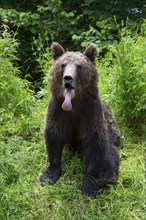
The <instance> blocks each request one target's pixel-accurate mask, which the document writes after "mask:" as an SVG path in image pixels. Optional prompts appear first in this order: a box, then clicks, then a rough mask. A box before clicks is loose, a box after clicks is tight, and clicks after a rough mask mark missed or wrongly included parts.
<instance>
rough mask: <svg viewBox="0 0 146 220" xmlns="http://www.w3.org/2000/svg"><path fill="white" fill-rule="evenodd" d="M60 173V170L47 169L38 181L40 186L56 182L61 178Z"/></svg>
mask: <svg viewBox="0 0 146 220" xmlns="http://www.w3.org/2000/svg"><path fill="white" fill-rule="evenodd" d="M61 173H62V171H61V169H53V168H48V169H47V170H46V171H45V172H44V173H43V175H42V176H41V178H40V181H41V183H42V184H46V183H47V184H49V185H52V184H54V183H56V182H57V180H58V179H59V177H60V176H61Z"/></svg>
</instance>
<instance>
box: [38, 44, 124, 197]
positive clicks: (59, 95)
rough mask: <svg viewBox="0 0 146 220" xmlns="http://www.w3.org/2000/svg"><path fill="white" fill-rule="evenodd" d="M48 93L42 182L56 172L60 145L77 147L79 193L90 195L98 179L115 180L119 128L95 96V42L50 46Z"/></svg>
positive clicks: (94, 192)
mask: <svg viewBox="0 0 146 220" xmlns="http://www.w3.org/2000/svg"><path fill="white" fill-rule="evenodd" d="M51 50H52V55H53V66H52V69H51V76H52V82H51V93H52V98H51V100H50V103H49V106H48V111H47V117H46V126H45V140H46V146H47V151H48V156H49V161H50V166H49V167H48V169H47V171H46V172H44V174H43V175H42V177H41V182H42V183H46V182H47V183H49V184H53V183H55V182H56V181H57V180H58V179H59V177H60V176H61V173H62V169H61V157H62V150H63V147H64V146H65V145H67V144H68V145H69V146H71V147H73V148H74V149H77V148H79V149H82V151H83V152H84V156H85V177H84V181H83V186H82V192H83V195H85V196H89V197H92V198H95V197H96V195H97V194H98V191H99V189H100V187H101V185H107V184H109V183H113V182H116V180H117V177H118V168H119V153H118V147H119V145H120V141H119V140H120V139H119V131H118V129H117V128H116V125H115V121H114V118H113V115H112V112H111V110H110V108H109V107H108V106H106V105H105V104H104V103H103V102H102V101H101V99H100V96H99V89H98V72H97V70H96V66H95V59H96V56H97V49H96V46H95V45H94V44H91V45H89V47H88V48H87V49H86V50H85V51H84V53H80V52H65V51H64V49H63V47H62V46H61V45H60V44H59V43H53V44H52V46H51Z"/></svg>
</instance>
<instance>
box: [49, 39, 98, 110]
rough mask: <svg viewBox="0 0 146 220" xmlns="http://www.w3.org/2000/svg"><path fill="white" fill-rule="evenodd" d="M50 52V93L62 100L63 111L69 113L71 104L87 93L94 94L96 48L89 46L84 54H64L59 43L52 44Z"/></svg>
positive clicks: (95, 87) (95, 85) (96, 76)
mask: <svg viewBox="0 0 146 220" xmlns="http://www.w3.org/2000/svg"><path fill="white" fill-rule="evenodd" d="M51 51H52V56H53V66H52V69H51V75H52V77H53V78H52V93H53V95H54V96H56V97H57V98H63V99H64V101H63V103H62V109H63V110H65V111H71V110H72V102H74V101H75V100H79V99H80V98H81V97H84V96H85V95H86V94H87V93H88V95H89V94H92V91H93V92H94V93H95V90H96V89H97V79H98V75H97V70H96V67H95V59H96V56H97V48H96V46H95V45H94V44H91V45H89V46H88V47H87V49H86V50H85V51H84V53H80V52H65V51H64V49H63V47H62V46H61V45H60V44H59V43H53V44H52V46H51ZM88 97H89V96H88ZM91 97H92V95H91Z"/></svg>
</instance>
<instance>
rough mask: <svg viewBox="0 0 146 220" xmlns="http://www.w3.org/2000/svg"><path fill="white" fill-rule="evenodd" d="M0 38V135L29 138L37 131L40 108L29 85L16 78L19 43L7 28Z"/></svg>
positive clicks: (17, 74) (17, 76) (18, 72)
mask: <svg viewBox="0 0 146 220" xmlns="http://www.w3.org/2000/svg"><path fill="white" fill-rule="evenodd" d="M3 27H4V31H3V33H2V35H1V37H0V124H1V125H4V124H5V126H3V127H2V129H1V132H2V133H10V134H14V133H17V134H21V135H23V136H29V135H31V134H32V133H33V132H34V130H35V129H36V128H39V129H40V121H39V120H38V115H40V114H41V113H42V112H41V106H38V105H37V102H36V98H35V96H34V94H33V91H32V90H31V89H30V88H29V87H30V83H28V81H27V80H25V79H23V80H22V79H21V78H20V77H19V74H20V71H19V68H18V67H17V66H15V62H16V60H17V59H18V58H17V48H18V42H17V41H16V40H15V37H12V36H11V35H10V33H9V31H8V27H7V26H5V25H4V26H3Z"/></svg>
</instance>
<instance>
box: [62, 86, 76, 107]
mask: <svg viewBox="0 0 146 220" xmlns="http://www.w3.org/2000/svg"><path fill="white" fill-rule="evenodd" d="M72 96H73V91H72V90H66V92H65V100H64V102H63V104H62V109H63V110H64V111H71V110H72V104H71V99H72Z"/></svg>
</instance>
